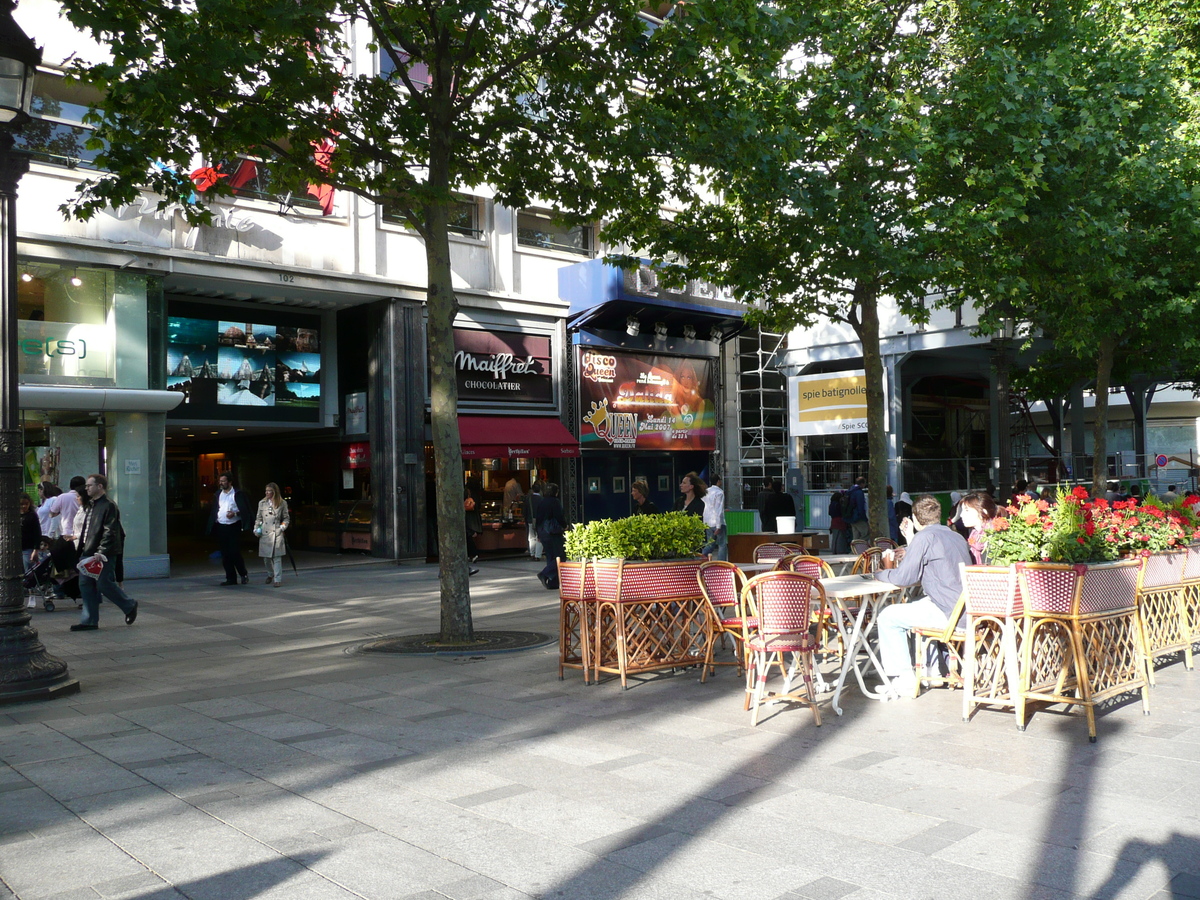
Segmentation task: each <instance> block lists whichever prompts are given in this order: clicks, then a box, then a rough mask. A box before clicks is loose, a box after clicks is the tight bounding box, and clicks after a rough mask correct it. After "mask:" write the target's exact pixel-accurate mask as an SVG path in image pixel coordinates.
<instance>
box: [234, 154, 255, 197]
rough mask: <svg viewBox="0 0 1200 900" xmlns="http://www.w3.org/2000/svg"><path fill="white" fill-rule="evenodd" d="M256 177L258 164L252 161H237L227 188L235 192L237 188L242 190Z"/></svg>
mask: <svg viewBox="0 0 1200 900" xmlns="http://www.w3.org/2000/svg"><path fill="white" fill-rule="evenodd" d="M257 176H258V163H256V162H255V161H254V160H252V159H242V160H239V161H238V167H237V169H236V170H235V171H234V173H233V177H232V178H230V179H229V187H230V188H231V189H232V190H233V191H235V192H236V191H237V190H238V189H239V188H243V187H245V186H246V185H247V184H248V183H249V182H251V181H253V180H254V179H255V178H256V177H257Z"/></svg>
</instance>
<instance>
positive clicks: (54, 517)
mask: <svg viewBox="0 0 1200 900" xmlns="http://www.w3.org/2000/svg"><path fill="white" fill-rule="evenodd" d="M37 490H38V500H39V501H40V502H39V503H38V507H37V517H38V525H39V527H40V528H41V529H42V534H44V535H45V536H46V537H48V538H52V539H53V538H56V537H58V536H59V534H61V533H62V522H61V520H60V518H59V501H58V496H59V495H60V494H61V493H62V488H60V487H59V486H58V485H57V484H51V483H50V482H49V481H42V482H40V483H39V484H38V487H37Z"/></svg>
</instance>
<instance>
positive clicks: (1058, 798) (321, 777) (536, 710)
mask: <svg viewBox="0 0 1200 900" xmlns="http://www.w3.org/2000/svg"><path fill="white" fill-rule="evenodd" d="M535 569H536V566H535V565H534V564H533V563H531V562H529V561H523V562H522V561H516V560H509V561H505V562H497V563H491V564H487V565H485V567H484V572H483V573H481V574H480V575H479V576H477V577H476V578H474V579H472V586H473V588H474V592H475V593H474V610H475V620H476V627H477V628H492V629H532V630H538V631H543V632H547V633H550V634H554V633H556V629H557V598H556V597H555V595H554V594H552V593H549V592H546V591H544V590H542V588H541V586H540V585H539V584H538V583H537V581H536V580H535V579H534V577H533V572H534V571H535ZM218 579H219V573H216V574H212V575H210V576H208V577H205V578H198V577H189V578H175V579H171V580H167V581H153V582H134V583H131V584H130V587H131V588H133V589H135V590H134V591H133V592H134V594H135V596H136V597H137V599H138V600H139V601H140V603H141V613H140V616H139V618H138V621H137V623H136V624H135V625H134V626H132V627H126V626H125V625H124V623H123V622H122V621H121V617H120V616H119V615H118V614H117V611H116V610H115V609H113V608H112V607H111V606H109V605H107V604H105V605H104V606H102V609H101V617H100V626H101V627H100V630H99V631H97V632H83V633H71V632H69V631H68V630H67V627H68V625H69V624H71V623H72V622H73V621H74V620H75V615H74V613H72V612H71V611H70V609H69V608H63V607H60V610H59V611H58V612H56V613H52V614H48V613H44V612H41V611H38V612H36V613H35V623H36V624H37V626H38V628H39V629H40V631H41V635H42V637H43V639H44V641H45V642H46V644H47V645H48V646H49V647H50V649H51V651H52V652H54V653H55V654H57V655H59V656H60V657H63V658H65V659H67V660H68V661H69V663H70V666H71V671H72V674H73V675H74V676H75V677H77V678H79V679H80V681H81V682H82V684H83V691H82V693H80V694H78V695H76V696H74V697H69V698H65V699H62V700H56V701H53V702H47V703H38V704H27V705H21V706H10V707H0V898H7V897H10V896H16V897H19V898H21V900H35V898H37V900H42V898H72V900H74V898H97V897H103V898H140V900H150V898H154V900H160V898H161V900H167V898H181V897H188V898H195V900H202V898H213V900H241V898H251V897H264V898H287V900H309V898H312V900H318V898H319V900H325V898H330V900H332V898H352V897H364V898H371V900H383V898H422V900H426V898H430V900H432V898H453V900H515V898H524V897H563V898H572V900H574V898H580V900H632V898H656V900H657V898H663V900H666V898H669V900H693V898H697V900H698V898H720V900H725V898H728V900H750V898H754V900H775V898H786V900H799V898H808V900H838V898H843V897H848V898H853V900H881V898H892V897H894V898H910V900H925V898H938V900H940V898H960V897H966V898H971V900H985V898H1030V900H1033V898H1036V900H1064V898H1076V897H1078V898H1095V900H1100V898H1118V897H1119V898H1154V900H1168V898H1196V897H1200V818H1198V816H1200V813H1198V812H1197V799H1196V798H1197V796H1198V795H1200V766H1198V765H1197V761H1198V760H1200V673H1195V674H1192V673H1188V672H1186V671H1185V670H1184V668H1183V666H1182V665H1181V664H1175V665H1172V666H1169V667H1167V668H1165V669H1162V670H1161V671H1160V672H1159V686H1158V687H1157V688H1156V689H1155V690H1154V691H1153V695H1152V706H1153V713H1152V715H1151V716H1149V717H1143V716H1142V715H1141V710H1140V707H1139V705H1138V704H1137V703H1128V704H1125V705H1123V706H1120V707H1117V708H1115V709H1110V710H1108V711H1106V712H1105V713H1104V715H1102V716H1101V717H1100V720H1099V729H1100V737H1099V741H1098V743H1096V744H1089V743H1088V741H1087V732H1086V726H1085V724H1084V722H1083V721H1082V719H1081V718H1079V717H1078V716H1073V715H1071V716H1068V715H1063V714H1060V713H1053V712H1039V713H1037V714H1036V715H1034V716H1033V718H1032V721H1031V723H1030V727H1029V729H1028V731H1026V732H1025V733H1024V734H1020V733H1018V732H1017V731H1016V729H1015V728H1014V726H1013V720H1012V716H1011V715H1005V714H1002V713H999V712H981V713H979V714H977V715H976V717H975V719H974V720H973V721H972V722H971V723H970V724H963V723H962V722H961V721H960V708H961V707H960V695H958V694H956V693H950V692H947V691H944V690H935V691H932V692H930V693H928V694H926V695H924V696H922V697H921V698H920V699H918V700H915V701H907V702H894V703H890V704H878V703H873V702H869V701H866V700H864V699H863V698H861V697H860V696H858V695H857V693H855V692H848V695H847V696H848V701H847V702H844V706H845V715H844V716H842V717H838V716H836V715H834V713H833V712H832V710H830V709H829V708H828V702H827V701H826V703H825V704H824V721H825V724H824V725H823V726H822V727H820V728H816V727H814V725H813V722H812V718H811V715H810V713H809V712H808V711H807V710H806V709H803V708H782V707H772V708H771V709H770V710H769V711H768V712H769V715H768V716H767V717H766V718H765V721H763V722H762V723H761V724H760V725H759V727H758V728H751V727H750V722H749V714H748V713H744V712H742V702H741V684H740V682H739V680H738V678H737V677H736V675H735V674H734V670H733V669H732V668H724V669H720V670H719V671H718V673H717V675H716V677H715V678H712V679H710V680H709V683H708V684H700V683H699V682H698V680H697V676H696V672H695V671H685V672H680V673H677V674H674V675H671V674H667V675H659V676H654V677H648V678H642V679H638V680H637V681H636V682H635V683H634V684H633V686H632V687H631V688H630V689H629V690H628V691H622V690H621V689H620V686H619V684H616V683H614V682H612V681H609V682H605V683H603V684H601V685H599V686H594V687H586V686H584V684H583V682H582V679H581V678H580V677H579V676H578V673H576V672H570V673H569V674H568V676H567V678H566V680H565V681H559V680H558V679H557V672H556V669H557V665H556V648H555V647H553V646H548V647H542V648H539V649H534V650H527V651H522V652H516V653H510V654H504V655H495V656H489V657H486V658H470V657H396V656H390V657H383V656H378V655H365V654H361V653H356V652H355V648H356V646H357V645H359V644H361V643H363V642H364V641H367V640H370V639H371V638H373V637H378V636H381V635H387V634H396V633H401V632H412V631H432V630H436V622H437V578H436V571H435V570H434V569H433V568H432V567H427V566H413V567H407V566H406V567H400V568H397V567H394V566H389V565H366V566H356V567H354V568H352V569H330V570H322V571H309V572H301V574H300V576H299V577H295V576H292V575H291V574H290V573H288V575H287V576H286V579H285V586H284V588H283V589H281V590H272V589H271V588H269V587H267V586H265V585H263V584H261V583H259V584H253V585H250V586H246V587H237V588H230V589H223V588H220V587H217V586H216V581H217V580H218ZM256 580H257V579H256Z"/></svg>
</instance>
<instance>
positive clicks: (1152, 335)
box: [923, 0, 1200, 492]
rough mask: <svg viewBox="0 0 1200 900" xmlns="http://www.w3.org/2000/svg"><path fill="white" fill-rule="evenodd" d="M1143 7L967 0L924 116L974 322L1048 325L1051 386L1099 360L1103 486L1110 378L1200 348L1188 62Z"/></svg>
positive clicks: (1199, 178) (939, 222) (1196, 171)
mask: <svg viewBox="0 0 1200 900" xmlns="http://www.w3.org/2000/svg"><path fill="white" fill-rule="evenodd" d="M1146 9H1149V10H1150V12H1151V13H1152V15H1146V16H1142V17H1140V18H1139V15H1138V13H1139V12H1140V9H1134V8H1132V7H1130V6H1129V5H1127V4H1124V3H1121V2H1113V3H1107V4H1094V3H1086V4H1085V3H1074V2H1070V0H1062V2H1058V3H1052V4H1042V3H1029V2H1025V0H1012V2H998V0H988V2H975V0H972V2H967V3H963V4H961V6H960V13H961V15H960V22H959V27H958V28H957V29H956V31H955V35H956V38H957V41H956V45H955V47H954V48H952V50H951V53H950V56H951V57H952V58H953V59H954V60H955V62H956V65H955V66H953V67H952V69H951V71H952V74H951V75H950V80H949V84H948V87H947V91H946V101H947V102H946V103H944V104H943V105H942V106H940V107H938V108H937V109H935V110H934V111H933V113H932V116H931V118H932V120H933V121H934V125H933V128H932V131H933V133H936V134H938V135H939V136H940V139H939V143H938V145H937V147H936V148H931V149H930V151H929V152H927V153H926V154H925V155H924V157H923V158H924V160H925V164H926V167H927V170H928V175H927V177H926V179H925V184H926V185H927V186H928V188H927V189H928V190H929V191H930V198H931V211H932V215H931V218H932V220H933V221H934V222H935V223H936V230H935V233H936V236H937V238H938V239H939V240H940V241H941V242H942V247H941V251H942V252H943V253H944V254H946V255H948V256H953V257H955V258H957V259H958V260H960V261H961V262H960V264H959V266H958V267H957V272H958V277H957V279H956V284H957V285H958V286H960V287H961V288H962V289H963V292H964V293H965V294H966V295H967V296H969V297H971V298H972V299H974V301H975V302H976V304H977V305H978V306H979V307H980V309H981V312H982V315H981V330H983V331H991V330H995V329H996V328H997V327H998V326H999V319H1001V318H1005V317H1017V318H1020V319H1024V320H1027V321H1030V322H1032V323H1033V324H1034V325H1036V326H1038V327H1040V328H1042V329H1043V330H1044V331H1045V333H1046V336H1047V337H1048V338H1050V339H1052V340H1053V342H1054V349H1055V352H1053V353H1050V354H1047V355H1045V356H1044V357H1043V358H1042V359H1041V360H1039V362H1038V363H1037V364H1035V367H1034V368H1035V369H1037V370H1040V371H1041V372H1042V373H1044V374H1043V375H1042V376H1040V377H1041V378H1042V380H1045V379H1046V378H1047V377H1048V378H1049V379H1050V380H1051V381H1053V380H1054V379H1056V378H1057V379H1059V380H1062V379H1063V378H1065V379H1066V380H1068V381H1075V380H1077V376H1078V366H1077V365H1073V364H1072V362H1071V360H1072V359H1074V360H1076V361H1078V362H1081V363H1083V364H1085V365H1087V364H1090V365H1091V371H1092V377H1093V380H1094V392H1095V396H1096V407H1095V413H1094V449H1093V453H1094V465H1093V473H1092V481H1093V490H1094V491H1096V492H1103V490H1104V486H1105V484H1106V483H1107V480H1108V469H1107V452H1106V437H1107V427H1108V416H1107V410H1108V392H1109V386H1110V384H1111V383H1112V377H1113V374H1114V372H1118V373H1119V372H1120V370H1121V367H1122V365H1123V367H1124V368H1125V369H1126V370H1127V371H1129V372H1133V371H1141V372H1146V371H1153V368H1152V367H1153V366H1154V365H1155V362H1156V360H1162V359H1163V358H1164V356H1165V357H1167V358H1170V359H1174V360H1186V359H1187V358H1189V357H1194V356H1195V353H1196V348H1197V346H1198V342H1197V340H1196V331H1195V325H1194V322H1195V319H1196V314H1195V299H1196V286H1197V281H1198V279H1200V249H1198V239H1200V164H1198V163H1200V160H1198V158H1197V153H1196V151H1197V147H1196V144H1195V141H1194V140H1193V138H1192V136H1191V134H1190V131H1191V127H1192V126H1191V118H1192V116H1191V113H1190V109H1191V107H1190V103H1189V98H1187V97H1186V95H1185V94H1184V93H1183V92H1182V91H1181V89H1180V87H1181V84H1182V81H1181V76H1182V75H1183V74H1184V72H1185V68H1184V67H1185V65H1186V64H1187V61H1188V58H1189V55H1188V54H1184V53H1180V52H1179V48H1178V47H1177V46H1176V44H1175V42H1174V40H1173V39H1171V38H1170V37H1169V32H1168V31H1167V30H1166V29H1165V28H1164V27H1163V20H1162V19H1161V18H1160V16H1159V15H1158V12H1159V10H1157V9H1155V8H1154V7H1146ZM938 197H957V198H958V201H957V202H956V203H954V204H944V203H939V202H938V201H937V199H936V198H938ZM1164 351H1166V352H1165V353H1164ZM1064 357H1065V358H1064ZM1122 360H1124V362H1123V363H1122ZM1063 373H1065V374H1063ZM1033 376H1034V378H1037V377H1039V376H1038V373H1037V372H1035V373H1033ZM1080 449H1081V448H1076V452H1079V451H1080Z"/></svg>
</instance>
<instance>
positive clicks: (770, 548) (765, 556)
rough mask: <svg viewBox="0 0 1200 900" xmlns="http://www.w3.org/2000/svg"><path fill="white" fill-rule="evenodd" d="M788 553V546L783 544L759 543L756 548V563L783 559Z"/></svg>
mask: <svg viewBox="0 0 1200 900" xmlns="http://www.w3.org/2000/svg"><path fill="white" fill-rule="evenodd" d="M787 555H788V550H787V547H785V546H783V544H772V543H766V544H759V545H758V546H757V547H755V548H754V561H755V563H764V562H775V560H777V559H783V558H784V557H785V556H787Z"/></svg>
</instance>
